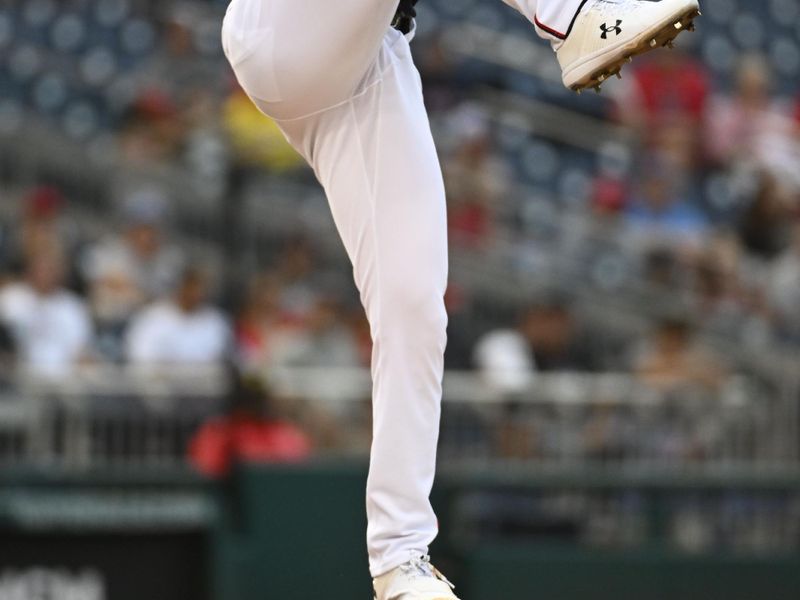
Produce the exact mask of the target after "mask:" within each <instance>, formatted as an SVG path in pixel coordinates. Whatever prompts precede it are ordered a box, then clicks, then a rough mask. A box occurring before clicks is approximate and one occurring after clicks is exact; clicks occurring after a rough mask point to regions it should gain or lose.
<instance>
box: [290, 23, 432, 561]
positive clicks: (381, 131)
mask: <svg viewBox="0 0 800 600" xmlns="http://www.w3.org/2000/svg"><path fill="white" fill-rule="evenodd" d="M375 69H376V70H377V71H378V72H380V78H379V79H377V80H375V82H374V83H372V84H371V85H369V86H367V87H366V88H365V89H363V90H361V91H360V92H359V94H358V95H357V96H356V97H354V98H353V99H351V100H350V101H348V102H346V103H345V104H342V105H340V106H337V107H335V108H332V109H330V110H328V111H325V112H324V113H321V114H319V115H317V116H315V117H313V118H312V119H311V120H309V121H308V122H307V123H291V122H289V123H287V122H282V123H281V125H282V126H283V127H284V128H285V131H286V132H287V134H288V136H289V138H290V139H291V140H293V142H294V143H295V145H296V146H297V147H299V148H303V149H304V151H305V152H307V153H308V155H309V156H311V157H313V166H314V169H315V171H316V173H317V176H318V178H319V180H320V181H321V182H322V184H323V186H324V187H325V190H326V192H327V195H328V198H329V202H330V205H331V209H332V212H333V216H334V220H335V221H336V225H337V228H338V230H339V232H340V234H341V237H342V239H343V241H344V244H345V247H346V249H347V252H348V255H349V256H350V259H351V261H352V263H353V270H354V276H355V280H356V284H357V286H358V289H359V291H360V293H361V299H362V302H363V304H364V306H365V308H366V311H367V317H368V319H369V322H370V327H371V330H372V337H373V341H374V350H373V356H372V374H373V381H374V388H373V444H372V456H371V465H370V473H369V480H368V486H367V487H368V489H367V513H368V520H369V525H368V533H367V537H368V549H369V557H370V570H371V572H372V574H373V576H376V577H377V576H379V575H382V574H384V573H386V572H387V571H390V570H391V569H393V568H395V567H397V566H398V565H400V564H402V563H405V562H407V561H409V560H410V559H412V558H415V557H416V558H418V557H419V556H420V555H424V554H426V553H427V548H428V544H429V543H430V542H431V541H432V540H433V539H434V537H435V536H436V533H437V525H436V517H435V515H434V513H433V510H432V508H431V505H430V502H429V500H428V496H429V494H430V490H431V486H432V484H433V478H434V472H435V464H436V446H437V439H438V431H439V413H440V400H441V378H442V370H443V353H444V347H445V342H446V322H447V316H446V312H445V309H444V300H443V296H444V291H445V286H446V280H447V227H446V215H445V195H444V185H443V182H442V175H441V169H440V166H439V161H438V158H437V154H436V150H435V148H434V144H433V139H432V136H431V132H430V125H429V123H428V118H427V115H426V113H425V107H424V104H423V99H422V90H421V86H420V80H419V75H418V73H417V71H416V69H415V67H414V65H413V62H412V60H411V55H410V51H409V46H408V42H407V41H406V39H405V38H404V37H403V36H402V35H401V34H399V33H398V32H396V31H394V30H391V31H390V32H389V33H388V34H387V37H386V39H385V42H384V45H383V48H382V50H381V53H380V56H379V59H378V61H377V63H376V65H375ZM310 133H311V134H312V137H311V138H309V134H310Z"/></svg>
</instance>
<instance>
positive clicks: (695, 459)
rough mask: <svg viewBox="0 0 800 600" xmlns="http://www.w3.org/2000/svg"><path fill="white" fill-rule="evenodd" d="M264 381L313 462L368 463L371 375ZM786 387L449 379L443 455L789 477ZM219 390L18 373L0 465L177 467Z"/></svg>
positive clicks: (5, 412) (82, 374) (797, 464)
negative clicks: (518, 385)
mask: <svg viewBox="0 0 800 600" xmlns="http://www.w3.org/2000/svg"><path fill="white" fill-rule="evenodd" d="M268 381H269V386H270V388H271V390H272V394H273V396H274V398H276V399H279V402H278V404H279V405H280V407H281V408H280V410H281V411H282V412H283V414H285V415H287V416H288V417H289V418H292V419H293V420H295V421H296V422H297V423H298V424H299V425H300V426H301V427H305V428H306V429H307V430H308V431H309V433H310V434H311V436H312V437H316V436H318V435H319V434H320V431H321V430H324V432H325V436H324V437H325V441H324V442H320V447H321V448H323V447H324V450H322V449H321V450H320V452H330V453H334V454H341V453H351V454H352V453H355V454H357V455H361V456H366V454H367V452H368V450H369V442H370V427H371V417H370V414H371V411H370V399H369V398H370V390H371V383H370V377H369V373H368V372H367V371H365V370H337V369H319V370H315V369H284V370H275V371H272V372H271V373H269V376H268ZM784 383H785V385H784V386H777V387H776V386H775V385H767V384H764V383H763V382H760V381H758V380H755V379H751V378H747V377H744V376H734V377H730V378H728V379H727V380H726V382H725V383H724V384H723V385H722V386H720V387H719V388H718V389H714V390H711V389H703V388H699V387H697V386H689V385H687V386H684V387H681V388H679V389H673V390H671V391H664V390H658V389H654V388H652V387H650V386H648V385H646V384H644V383H643V382H641V381H639V380H638V379H637V378H635V377H632V376H630V375H627V374H599V375H595V374H580V373H561V374H547V375H545V374H542V375H537V376H534V377H533V379H532V381H531V383H530V385H529V386H527V387H526V388H524V389H522V390H517V391H515V392H514V393H513V394H511V393H507V392H504V391H502V390H500V389H498V388H496V387H494V386H493V385H492V384H491V383H490V382H489V381H487V380H486V379H485V378H483V377H481V376H480V375H478V374H476V373H472V372H458V373H456V372H453V373H448V374H447V375H446V377H445V383H444V406H443V419H442V427H441V443H440V449H439V456H440V460H441V461H442V462H444V463H447V464H448V465H449V466H451V467H455V468H458V467H459V466H464V467H472V466H486V465H495V464H498V465H499V464H501V463H502V464H503V465H505V466H510V467H512V468H514V467H515V466H516V467H518V468H525V469H528V468H531V469H538V470H540V471H546V470H556V471H558V470H562V471H563V470H570V469H576V468H585V467H587V466H589V467H591V466H592V465H594V466H604V467H623V468H627V469H635V470H648V469H659V470H670V471H696V470H720V469H723V470H724V469H748V470H752V471H761V472H765V471H776V470H783V471H786V470H788V471H795V470H798V469H800V436H799V435H798V413H799V412H800V409H799V408H798V406H799V404H798V400H799V399H798V396H797V391H798V389H800V388H798V383H797V382H796V381H793V380H792V381H789V380H787V381H786V382H784ZM228 385H229V381H228V377H227V374H226V373H225V372H223V371H220V370H196V369H193V370H178V369H164V370H160V371H153V370H145V371H143V370H141V369H131V368H116V367H115V368H108V367H102V368H100V367H94V368H91V369H83V370H80V371H77V372H76V373H75V374H74V375H72V376H70V377H69V378H67V379H64V380H61V381H54V380H52V379H48V380H41V379H39V378H35V377H31V376H24V375H22V374H17V375H16V376H15V377H14V378H12V382H11V383H10V384H8V385H7V386H6V387H5V391H3V392H2V394H0V466H53V467H64V468H70V469H73V468H74V469H80V468H90V467H106V466H113V467H117V466H119V467H159V466H175V465H179V464H182V463H184V462H185V460H186V453H187V448H188V444H189V442H190V440H191V439H192V437H193V436H194V435H195V434H196V433H197V431H198V429H199V428H200V426H201V425H202V424H203V423H204V422H206V421H207V420H208V419H211V418H214V417H217V416H220V415H222V414H224V412H225V411H226V410H227V408H226V407H227V397H228ZM320 423H324V424H325V426H324V427H323V428H322V429H320V428H319V427H318V426H319V424H320Z"/></svg>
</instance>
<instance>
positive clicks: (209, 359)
mask: <svg viewBox="0 0 800 600" xmlns="http://www.w3.org/2000/svg"><path fill="white" fill-rule="evenodd" d="M207 297H208V279H207V277H206V276H205V274H204V273H202V272H201V271H199V270H197V269H188V270H187V271H186V272H185V273H184V275H183V277H182V279H181V282H180V284H179V285H178V289H177V290H176V292H175V294H174V296H173V297H172V298H171V299H170V300H166V301H163V302H156V303H154V304H151V305H149V306H147V307H145V308H144V309H142V311H141V312H140V313H139V314H138V315H136V316H135V317H134V319H133V321H132V322H131V325H130V328H129V330H128V332H127V337H126V344H125V346H126V356H127V358H128V360H129V361H130V362H131V363H132V364H136V365H159V364H169V365H182V366H201V365H219V364H221V363H222V362H223V361H224V360H225V358H226V355H227V353H228V350H229V348H230V343H231V332H230V327H229V324H228V322H227V320H226V319H225V317H224V316H223V314H222V312H221V311H219V310H217V309H216V308H214V307H212V306H210V305H209V304H208V303H207Z"/></svg>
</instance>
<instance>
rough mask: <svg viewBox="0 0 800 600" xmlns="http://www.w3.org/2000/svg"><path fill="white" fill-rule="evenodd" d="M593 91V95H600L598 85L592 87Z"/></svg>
mask: <svg viewBox="0 0 800 600" xmlns="http://www.w3.org/2000/svg"><path fill="white" fill-rule="evenodd" d="M594 91H595V93H597V94H599V93H600V86H599V85H596V86H594Z"/></svg>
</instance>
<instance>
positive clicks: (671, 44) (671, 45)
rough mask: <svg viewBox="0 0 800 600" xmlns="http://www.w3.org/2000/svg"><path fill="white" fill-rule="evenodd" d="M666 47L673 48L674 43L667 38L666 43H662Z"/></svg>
mask: <svg viewBox="0 0 800 600" xmlns="http://www.w3.org/2000/svg"><path fill="white" fill-rule="evenodd" d="M664 45H665V46H666V47H667V48H670V49H671V48H674V47H675V43H674V42H673V41H672V40H669V41H668V42H667V43H666V44H664Z"/></svg>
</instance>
